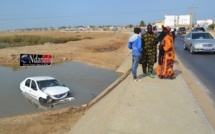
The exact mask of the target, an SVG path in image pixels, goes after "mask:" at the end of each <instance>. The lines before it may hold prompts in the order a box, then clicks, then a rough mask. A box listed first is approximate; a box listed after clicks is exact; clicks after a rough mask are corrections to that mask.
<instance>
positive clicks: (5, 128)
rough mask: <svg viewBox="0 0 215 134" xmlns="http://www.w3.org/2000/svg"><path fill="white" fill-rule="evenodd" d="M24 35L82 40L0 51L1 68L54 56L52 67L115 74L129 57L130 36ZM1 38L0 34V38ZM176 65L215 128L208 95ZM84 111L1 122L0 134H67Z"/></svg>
mask: <svg viewBox="0 0 215 134" xmlns="http://www.w3.org/2000/svg"><path fill="white" fill-rule="evenodd" d="M10 34H14V33H10ZM16 34H19V33H16ZM21 34H23V33H21ZM24 34H40V35H49V36H52V37H54V36H56V37H63V36H75V37H80V38H82V40H81V41H75V42H68V43H65V44H51V43H46V44H41V45H38V46H26V47H17V48H6V49H0V63H1V65H3V66H9V67H11V68H12V69H13V70H17V69H19V68H20V67H19V55H20V54H21V53H32V54H35V53H38V54H52V55H53V56H54V59H53V63H54V64H57V63H61V62H67V61H72V60H76V61H82V62H85V63H88V64H90V65H93V66H98V67H103V68H108V69H113V70H115V69H116V68H117V67H118V66H119V65H120V64H121V63H122V62H123V61H124V59H125V57H126V56H127V55H128V53H129V50H128V49H127V46H126V44H127V40H128V37H129V36H130V35H128V34H122V33H113V32H109V33H108V32H105V33H100V32H99V33H95V32H83V33H80V32H75V33H60V32H36V33H35V32H33V33H32V32H29V33H24ZM3 35H4V34H1V35H0V36H3ZM85 37H92V38H93V39H84V38H85ZM175 65H176V66H177V68H178V69H179V70H180V71H181V75H182V77H183V78H184V79H185V81H186V82H187V84H188V86H189V87H190V89H191V92H192V93H193V95H194V97H195V99H196V100H197V101H198V103H199V105H200V107H201V108H202V110H203V112H204V113H205V115H206V117H207V118H208V119H209V122H210V123H211V124H212V126H213V127H214V128H215V116H214V115H215V110H214V107H213V101H212V100H211V99H210V98H209V97H208V94H207V92H206V91H204V90H203V89H202V88H201V86H199V85H198V84H197V82H196V80H195V79H194V78H193V77H192V76H191V75H190V74H189V72H188V71H187V70H186V68H184V66H183V65H182V64H181V63H180V61H177V62H176V64H175ZM85 110H86V109H85V108H84V107H80V108H65V109H61V110H56V111H49V112H43V113H37V114H31V115H23V116H15V117H11V118H2V119H0V126H1V127H0V134H14V133H16V134H29V133H31V134H66V133H68V132H69V131H70V129H71V128H72V126H73V125H74V124H75V123H76V122H77V121H78V119H79V118H81V117H82V115H83V114H84V111H85Z"/></svg>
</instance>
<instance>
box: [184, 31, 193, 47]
mask: <svg viewBox="0 0 215 134" xmlns="http://www.w3.org/2000/svg"><path fill="white" fill-rule="evenodd" d="M191 35H192V34H191V33H189V34H188V35H187V36H186V41H185V44H186V47H188V48H190V44H191Z"/></svg>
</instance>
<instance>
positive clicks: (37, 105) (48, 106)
mask: <svg viewBox="0 0 215 134" xmlns="http://www.w3.org/2000/svg"><path fill="white" fill-rule="evenodd" d="M22 94H23V96H24V97H25V98H26V99H27V100H28V101H29V102H30V103H31V104H32V105H33V106H34V108H36V109H43V110H50V109H53V108H54V107H57V106H59V105H63V104H66V103H67V102H68V101H57V102H53V103H42V102H40V101H38V100H36V99H35V98H33V97H31V96H30V95H28V94H27V93H25V92H22ZM72 100H74V98H72V99H71V100H70V101H72Z"/></svg>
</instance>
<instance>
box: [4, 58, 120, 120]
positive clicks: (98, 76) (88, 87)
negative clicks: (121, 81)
mask: <svg viewBox="0 0 215 134" xmlns="http://www.w3.org/2000/svg"><path fill="white" fill-rule="evenodd" d="M29 76H52V77H55V78H56V79H57V80H58V81H59V82H60V83H61V84H64V85H65V86H67V87H69V88H70V91H71V93H72V94H73V96H74V98H75V100H73V101H69V102H66V103H61V104H52V105H43V104H40V103H39V102H38V101H37V100H35V99H33V98H31V97H30V96H28V95H27V94H23V93H22V92H21V90H20V89H19V84H20V82H21V81H22V80H24V79H25V78H26V77H29ZM117 78H119V74H117V73H116V72H114V71H113V70H107V69H101V68H97V67H92V66H89V65H87V64H84V63H80V62H69V63H63V64H60V65H52V66H48V67H31V68H22V69H20V70H17V71H13V70H11V69H10V68H6V67H0V118H2V117H9V116H15V115H22V114H29V113H36V112H41V111H47V110H55V109H60V108H64V107H71V106H72V107H76V106H81V105H83V104H86V103H89V102H90V101H91V100H92V99H93V98H95V97H96V96H97V95H98V94H100V93H101V92H102V91H103V90H104V89H105V88H107V87H108V86H109V85H110V84H111V83H112V82H114V81H115V80H116V79H117Z"/></svg>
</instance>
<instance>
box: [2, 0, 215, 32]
mask: <svg viewBox="0 0 215 134" xmlns="http://www.w3.org/2000/svg"><path fill="white" fill-rule="evenodd" d="M213 8H215V0H1V6H0V31H3V30H15V29H25V28H45V27H61V26H66V27H68V26H88V25H90V26H103V25H120V26H125V25H130V24H131V25H139V24H140V21H144V22H145V24H148V23H153V22H156V21H163V20H164V15H165V14H168V15H187V14H189V13H190V12H191V9H192V13H193V14H196V19H197V20H206V19H213V20H215V13H214V9H213ZM194 9H195V10H194Z"/></svg>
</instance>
